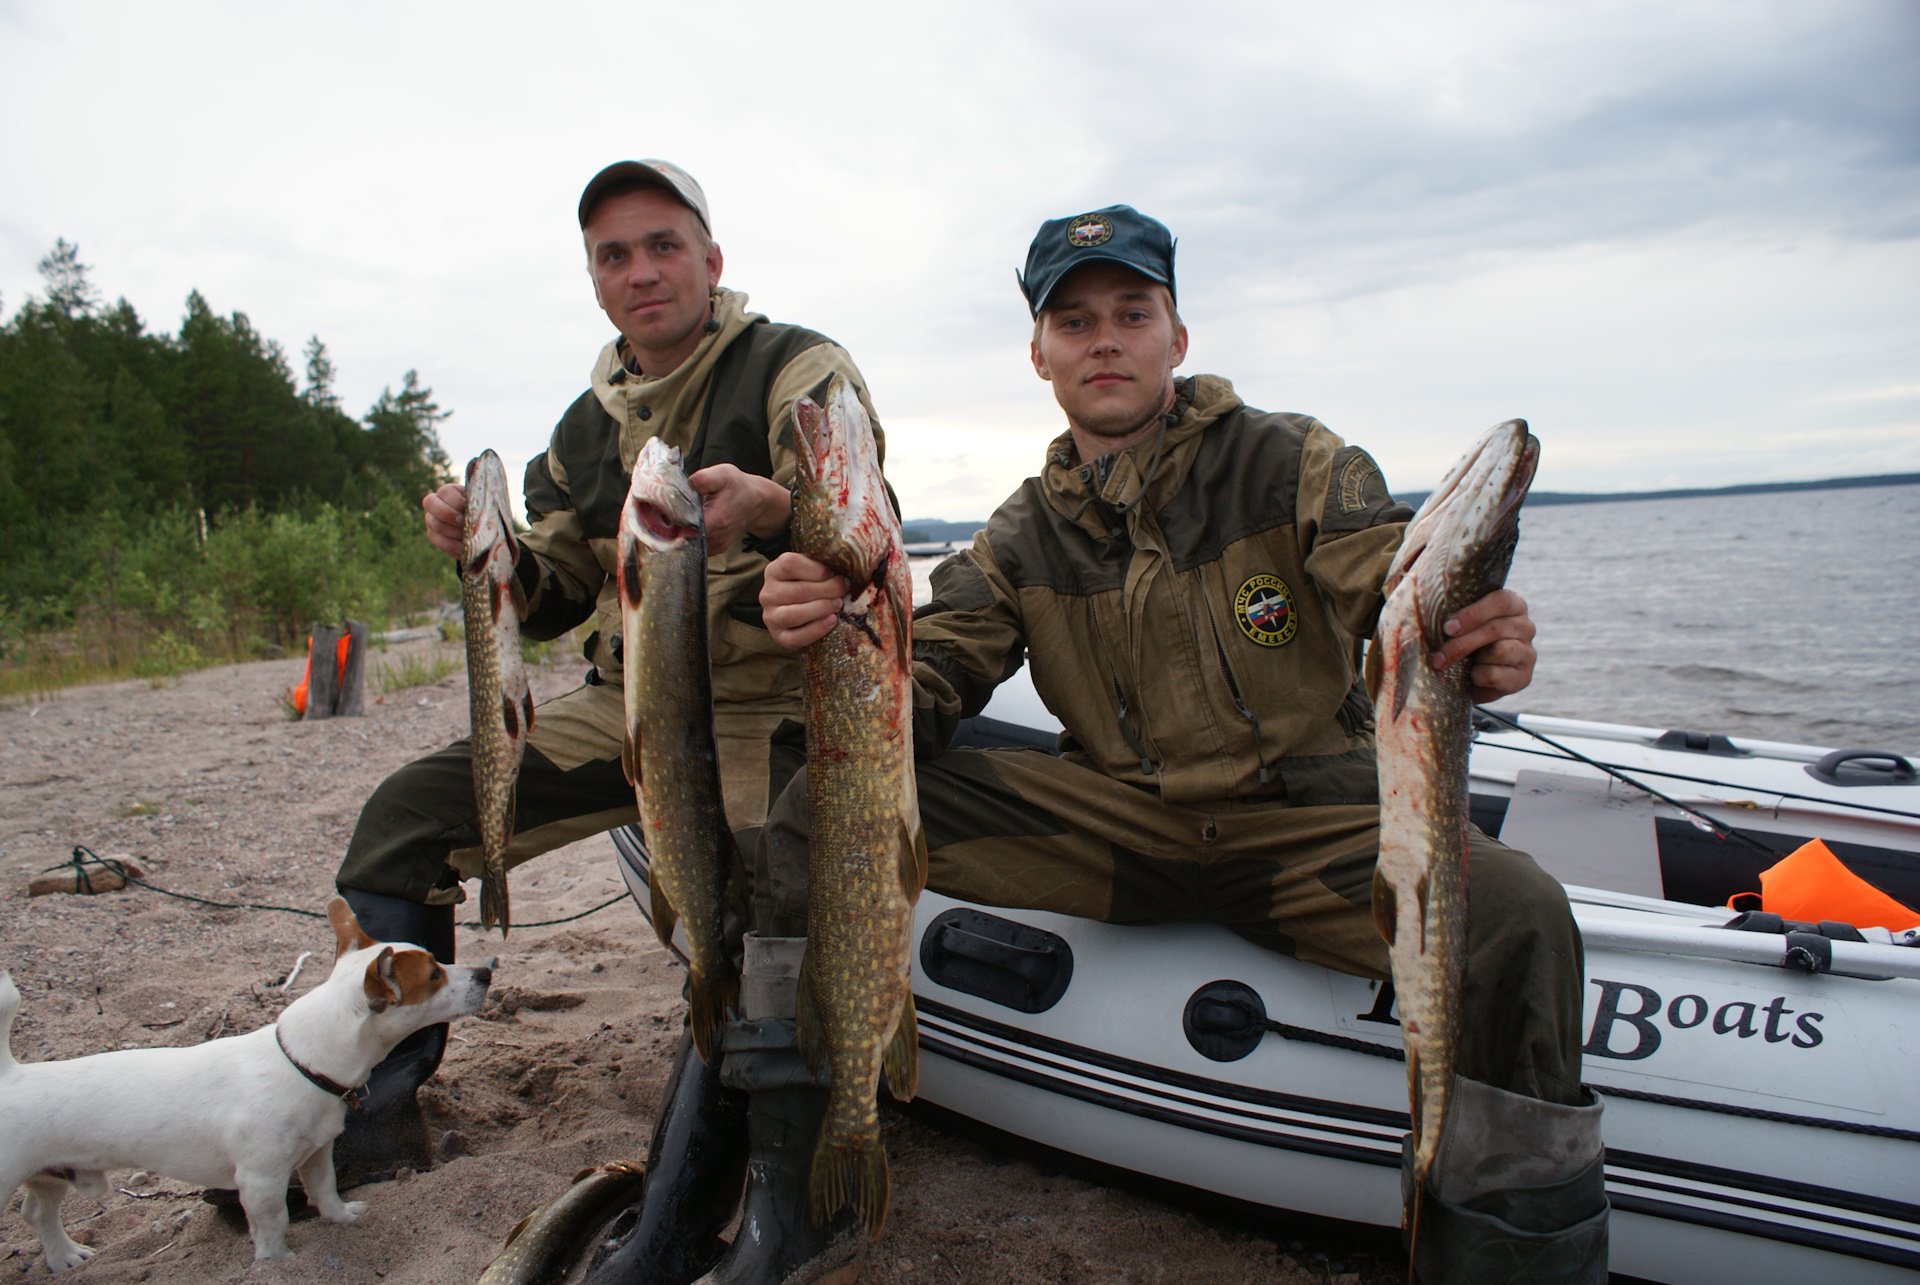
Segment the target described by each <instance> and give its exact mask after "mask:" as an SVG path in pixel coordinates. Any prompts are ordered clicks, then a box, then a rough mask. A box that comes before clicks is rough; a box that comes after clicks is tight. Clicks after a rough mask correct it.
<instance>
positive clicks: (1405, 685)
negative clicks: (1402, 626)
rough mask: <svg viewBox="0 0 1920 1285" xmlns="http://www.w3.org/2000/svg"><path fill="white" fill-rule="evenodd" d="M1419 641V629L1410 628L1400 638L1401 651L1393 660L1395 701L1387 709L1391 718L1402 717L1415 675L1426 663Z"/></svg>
mask: <svg viewBox="0 0 1920 1285" xmlns="http://www.w3.org/2000/svg"><path fill="white" fill-rule="evenodd" d="M1419 643H1420V634H1419V631H1418V630H1414V629H1409V630H1408V631H1407V633H1406V636H1405V637H1404V638H1402V639H1401V640H1400V648H1399V653H1398V654H1397V655H1396V656H1395V657H1394V662H1393V702H1392V704H1391V705H1389V706H1388V709H1387V713H1388V716H1389V717H1391V718H1398V717H1400V711H1401V710H1403V709H1405V708H1406V707H1407V695H1408V693H1410V692H1411V691H1412V690H1413V676H1414V674H1415V673H1416V672H1418V670H1419V668H1420V666H1421V665H1424V664H1425V663H1426V658H1425V657H1424V656H1422V655H1421V654H1420V646H1419ZM1382 663H1383V664H1384V663H1385V662H1382Z"/></svg>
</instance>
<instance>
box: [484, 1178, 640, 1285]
mask: <svg viewBox="0 0 1920 1285" xmlns="http://www.w3.org/2000/svg"><path fill="white" fill-rule="evenodd" d="M645 1177H646V1167H645V1166H644V1165H637V1164H628V1163H626V1162H625V1161H615V1162H613V1163H612V1164H604V1165H600V1166H598V1167H596V1168H593V1169H582V1170H581V1171H580V1172H579V1173H577V1174H575V1175H574V1176H573V1183H572V1185H571V1186H569V1187H568V1188H567V1189H566V1190H565V1191H563V1192H561V1193H560V1194H559V1195H558V1196H556V1197H554V1198H553V1199H552V1200H550V1201H548V1202H547V1203H546V1204H544V1205H541V1206H540V1207H539V1208H538V1209H536V1210H534V1211H533V1212H532V1213H530V1214H528V1215H527V1216H526V1217H525V1218H522V1219H521V1220H520V1221H519V1222H518V1223H516V1224H515V1225H514V1228H513V1230H512V1231H510V1232H508V1233H507V1242H506V1244H505V1245H504V1246H503V1247H502V1248H501V1250H500V1253H499V1254H498V1255H496V1256H495V1257H494V1260H493V1261H492V1262H491V1263H489V1264H487V1270H486V1271H484V1272H482V1273H480V1280H479V1282H478V1285H548V1283H549V1282H551V1281H558V1280H561V1279H563V1278H564V1277H565V1276H566V1274H567V1270H568V1267H569V1265H570V1264H571V1263H572V1262H573V1261H574V1260H575V1259H576V1258H577V1257H579V1256H580V1251H581V1249H582V1248H584V1246H582V1245H581V1243H580V1242H581V1241H582V1240H584V1239H585V1238H586V1237H587V1236H588V1235H590V1234H592V1233H593V1232H594V1231H596V1230H598V1228H599V1227H600V1225H601V1224H602V1223H604V1222H606V1221H607V1220H608V1219H609V1218H611V1217H612V1216H613V1215H614V1214H616V1213H618V1212H619V1211H620V1210H622V1209H625V1208H626V1207H627V1206H628V1205H631V1204H632V1203H633V1202H634V1201H635V1200H638V1199H639V1197H640V1183H641V1180H642V1179H643V1178H645Z"/></svg>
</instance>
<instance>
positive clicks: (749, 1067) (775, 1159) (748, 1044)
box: [701, 934, 867, 1285]
mask: <svg viewBox="0 0 1920 1285" xmlns="http://www.w3.org/2000/svg"><path fill="white" fill-rule="evenodd" d="M744 944H745V950H746V960H745V963H744V965H743V966H742V968H741V974H740V1007H741V1011H742V1012H743V1013H745V1014H746V1015H747V1016H746V1017H745V1018H743V1019H742V1020H740V1021H737V1022H729V1023H728V1024H727V1028H726V1044H725V1047H726V1057H725V1059H724V1061H723V1062H722V1064H721V1079H722V1080H723V1081H724V1082H725V1083H727V1084H729V1085H733V1086H735V1087H736V1088H740V1089H744V1090H746V1091H747V1092H748V1093H749V1094H750V1097H749V1106H748V1112H747V1195H746V1200H745V1202H744V1204H743V1205H742V1206H741V1210H740V1230H739V1231H738V1232H736V1233H735V1234H734V1238H733V1244H732V1245H731V1246H729V1247H728V1250H727V1256H726V1257H725V1258H723V1259H721V1260H720V1262H719V1264H718V1265H717V1266H716V1267H715V1268H714V1269H713V1271H712V1272H710V1273H708V1274H707V1275H706V1276H704V1277H702V1278H701V1281H702V1283H703V1285H705V1283H707V1282H717V1283H720V1285H807V1283H811V1282H847V1281H852V1280H854V1279H856V1278H857V1277H858V1276H859V1274H860V1267H861V1265H862V1263H864V1262H865V1260H866V1253H867V1233H866V1228H865V1227H863V1226H862V1225H861V1223H860V1220H859V1218H858V1217H857V1216H856V1215H855V1213H854V1211H853V1210H852V1209H850V1208H848V1209H842V1210H840V1212H839V1213H837V1214H835V1215H833V1216H832V1217H831V1218H829V1219H828V1220H827V1221H826V1222H825V1223H824V1224H821V1225H817V1226H816V1225H815V1224H814V1222H813V1220H812V1218H811V1217H810V1216H809V1214H808V1210H807V1175H808V1173H809V1172H810V1171H811V1169H812V1167H813V1150H814V1144H815V1143H816V1142H817V1141H818V1139H819V1136H820V1121H821V1118H822V1117H823V1116H824V1115H825V1114H826V1111H827V1090H826V1087H825V1086H824V1085H823V1084H821V1083H820V1082H819V1081H818V1079H817V1078H816V1077H815V1076H814V1075H813V1073H812V1072H810V1071H809V1070H808V1069H807V1067H806V1064H805V1063H804V1062H803V1061H802V1060H801V1058H800V1054H799V1051H798V1050H797V1049H796V1048H795V1047H794V1038H793V1000H794V992H795V988H796V985H797V981H798V978H799V974H800V957H801V954H802V952H803V950H804V948H805V946H806V939H805V938H802V937H759V936H754V935H751V934H749V935H748V936H747V937H746V939H745V943H744Z"/></svg>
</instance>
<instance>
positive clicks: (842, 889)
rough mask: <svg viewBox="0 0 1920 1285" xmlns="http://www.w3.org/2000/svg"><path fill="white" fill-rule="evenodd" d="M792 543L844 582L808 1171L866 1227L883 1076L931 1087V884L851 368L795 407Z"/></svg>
mask: <svg viewBox="0 0 1920 1285" xmlns="http://www.w3.org/2000/svg"><path fill="white" fill-rule="evenodd" d="M794 420H795V432H794V450H795V455H796V457H797V460H798V481H797V483H796V485H795V488H794V510H793V547H794V548H795V549H796V550H798V551H799V552H801V553H804V554H807V555H808V556H809V557H812V558H814V559H815V560H817V561H819V562H822V563H824V564H826V565H827V566H828V567H830V568H832V569H833V570H834V571H835V572H837V573H838V574H840V575H842V576H844V577H845V578H846V580H847V582H848V584H849V586H850V592H849V595H848V601H847V603H846V606H845V607H844V608H843V610H842V612H841V619H840V621H839V623H838V624H837V625H836V626H835V627H834V629H833V630H832V632H830V633H829V634H827V635H826V636H825V637H824V638H822V639H820V640H819V641H818V642H816V643H814V644H813V645H812V646H811V647H809V648H808V649H807V652H806V671H807V785H808V793H809V797H810V801H811V804H812V809H813V830H812V840H811V848H810V851H809V859H808V868H809V871H810V875H811V881H810V885H809V887H808V894H807V948H806V955H805V958H804V959H803V961H802V963H801V967H800V987H799V996H798V999H797V1002H796V1012H795V1026H796V1035H797V1038H798V1041H799V1045H800V1050H801V1052H802V1054H803V1055H805V1056H806V1058H807V1059H808V1061H809V1062H810V1063H811V1064H813V1065H815V1066H816V1067H817V1066H819V1065H821V1064H824V1065H825V1066H826V1067H827V1069H828V1072H829V1088H828V1095H827V1109H826V1116H825V1119H824V1121H823V1122H822V1125H821V1130H820V1138H819V1141H818V1142H817V1144H816V1146H815V1149H814V1157H813V1166H812V1171H811V1174H810V1175H809V1207H810V1211H811V1213H812V1216H813V1218H814V1219H815V1221H816V1222H818V1221H824V1220H825V1219H826V1218H827V1217H829V1216H830V1215H832V1214H833V1213H834V1212H836V1211H837V1210H839V1209H841V1208H843V1207H845V1206H848V1205H851V1206H852V1207H853V1208H854V1210H855V1211H856V1212H857V1213H858V1214H859V1216H860V1219H861V1221H862V1222H863V1223H864V1225H865V1227H866V1230H867V1233H868V1235H869V1236H878V1235H879V1234H880V1229H881V1227H882V1225H883V1224H884V1223H885V1221H886V1216H887V1204H888V1200H889V1178H888V1173H887V1156H886V1151H885V1150H884V1148H883V1147H882V1145H881V1141H880V1118H879V1106H878V1090H879V1080H880V1076H881V1075H882V1073H884V1074H885V1075H886V1077H887V1088H888V1090H889V1091H890V1092H891V1093H892V1094H893V1096H894V1097H896V1098H899V1099H901V1100H903V1101H904V1100H906V1099H910V1098H911V1097H912V1096H913V1094H914V1090H915V1087H916V1084H917V1082H918V1075H919V1071H918V1050H917V1034H916V1025H915V1021H914V1013H913V995H912V992H911V990H910V989H909V983H910V979H911V970H912V954H911V943H912V938H911V929H912V921H913V904H914V901H915V900H916V899H917V898H918V897H919V895H920V889H921V888H922V887H923V886H925V884H926V878H927V850H926V839H925V836H924V834H923V832H922V830H921V826H920V807H919V801H918V796H917V794H916V793H915V789H914V780H913V707H912V692H911V682H910V678H909V663H910V658H911V650H910V637H909V634H910V628H911V626H910V620H911V617H912V602H913V586H912V579H911V573H910V572H909V569H908V567H907V560H906V552H905V547H904V545H902V543H901V537H900V523H899V519H898V517H897V516H896V515H895V513H894V510H893V505H892V501H891V500H890V498H889V497H888V494H887V490H886V484H885V482H884V480H883V479H882V477H881V473H880V458H879V450H878V448H877V445H876V443H875V441H874V437H873V427H872V424H871V422H870V421H869V420H868V418H867V414H866V411H865V408H864V407H863V406H862V405H861V403H860V399H859V395H858V393H857V392H856V391H855V390H854V388H853V387H852V385H850V384H849V383H848V382H847V381H846V380H845V379H844V378H842V377H839V376H836V377H835V378H834V380H833V382H832V383H831V384H830V385H829V386H828V390H827V393H826V404H825V406H824V407H822V406H819V405H816V404H815V403H814V402H812V401H811V400H810V399H802V400H801V402H800V403H799V404H798V405H797V406H796V408H795V410H794Z"/></svg>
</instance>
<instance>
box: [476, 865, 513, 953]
mask: <svg viewBox="0 0 1920 1285" xmlns="http://www.w3.org/2000/svg"><path fill="white" fill-rule="evenodd" d="M510 917H511V912H510V911H509V910H508V906H507V872H506V869H505V867H504V864H503V865H502V867H501V868H500V869H497V870H496V869H495V868H494V863H493V862H491V861H490V862H488V863H487V871H486V873H485V874H483V875H481V876H480V926H481V927H482V928H483V929H484V928H492V927H493V926H494V925H496V924H498V925H499V927H500V936H501V937H502V938H505V937H506V935H507V926H508V921H509V919H510Z"/></svg>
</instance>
